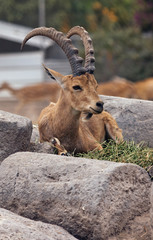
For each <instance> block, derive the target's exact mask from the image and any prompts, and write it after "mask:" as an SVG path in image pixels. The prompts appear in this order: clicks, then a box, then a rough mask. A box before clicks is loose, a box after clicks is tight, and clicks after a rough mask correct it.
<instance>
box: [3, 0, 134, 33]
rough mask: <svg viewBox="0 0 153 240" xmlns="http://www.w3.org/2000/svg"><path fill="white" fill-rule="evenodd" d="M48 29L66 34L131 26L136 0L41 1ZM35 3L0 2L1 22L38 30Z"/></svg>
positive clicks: (27, 0) (31, 0)
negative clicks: (80, 28)
mask: <svg viewBox="0 0 153 240" xmlns="http://www.w3.org/2000/svg"><path fill="white" fill-rule="evenodd" d="M44 1H45V2H46V23H47V26H54V27H56V28H58V29H60V30H63V31H67V30H68V29H69V28H70V27H72V26H74V25H82V26H84V27H85V28H87V30H88V31H95V30H97V29H98V28H101V27H103V28H106V29H107V28H109V27H110V26H112V25H113V26H114V24H115V23H117V24H119V25H121V26H126V25H129V24H131V23H132V19H133V14H134V11H135V7H136V0H122V1H120V0H113V1H107V0H86V1H82V0H73V1H71V0H67V1H65V2H63V0H44ZM38 5H39V1H38V0H7V1H4V0H0V6H1V7H0V19H2V20H6V21H9V22H14V23H18V24H23V25H27V26H31V27H35V26H38Z"/></svg>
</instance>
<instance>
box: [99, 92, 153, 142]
mask: <svg viewBox="0 0 153 240" xmlns="http://www.w3.org/2000/svg"><path fill="white" fill-rule="evenodd" d="M101 99H102V100H103V102H104V110H105V111H108V112H109V113H111V114H112V116H113V117H114V118H115V119H116V121H117V123H118V125H119V127H120V128H121V129H122V130H123V136H124V139H125V140H130V141H132V140H133V141H134V142H135V143H140V142H144V143H145V144H147V145H148V146H149V147H153V137H152V136H153V101H145V100H138V99H127V98H120V97H110V96H104V95H101Z"/></svg>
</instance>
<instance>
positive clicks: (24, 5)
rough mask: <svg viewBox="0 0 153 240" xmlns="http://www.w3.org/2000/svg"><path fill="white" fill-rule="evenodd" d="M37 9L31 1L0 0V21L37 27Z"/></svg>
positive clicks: (35, 3) (35, 2)
mask: <svg viewBox="0 0 153 240" xmlns="http://www.w3.org/2000/svg"><path fill="white" fill-rule="evenodd" d="M37 12H38V7H37V1H33V0H7V1H3V0H0V19H1V20H4V21H8V22H14V23H17V24H23V25H26V26H31V27H34V26H37V25H38V19H37V16H38V14H37Z"/></svg>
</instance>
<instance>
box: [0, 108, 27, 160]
mask: <svg viewBox="0 0 153 240" xmlns="http://www.w3.org/2000/svg"><path fill="white" fill-rule="evenodd" d="M31 133H32V122H31V121H30V120H29V119H28V118H25V117H22V116H19V115H15V114H12V113H8V112H4V111H0V162H1V161H2V160H3V159H5V158H6V157H7V156H9V155H10V154H12V153H15V152H18V151H26V150H27V148H28V146H29V144H30V138H31Z"/></svg>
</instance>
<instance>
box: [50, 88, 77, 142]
mask: <svg viewBox="0 0 153 240" xmlns="http://www.w3.org/2000/svg"><path fill="white" fill-rule="evenodd" d="M80 115H81V112H79V111H77V110H75V109H73V108H72V106H71V100H70V99H69V98H68V96H67V95H66V93H65V92H64V91H63V90H62V91H61V95H60V98H59V100H58V102H57V104H56V110H55V118H56V123H55V125H56V126H54V129H56V131H57V135H58V136H57V137H59V139H60V140H61V139H62V138H63V139H64V138H65V136H66V139H69V140H70V141H71V137H72V139H73V141H74V139H75V136H77V135H78V132H79V119H80Z"/></svg>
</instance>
